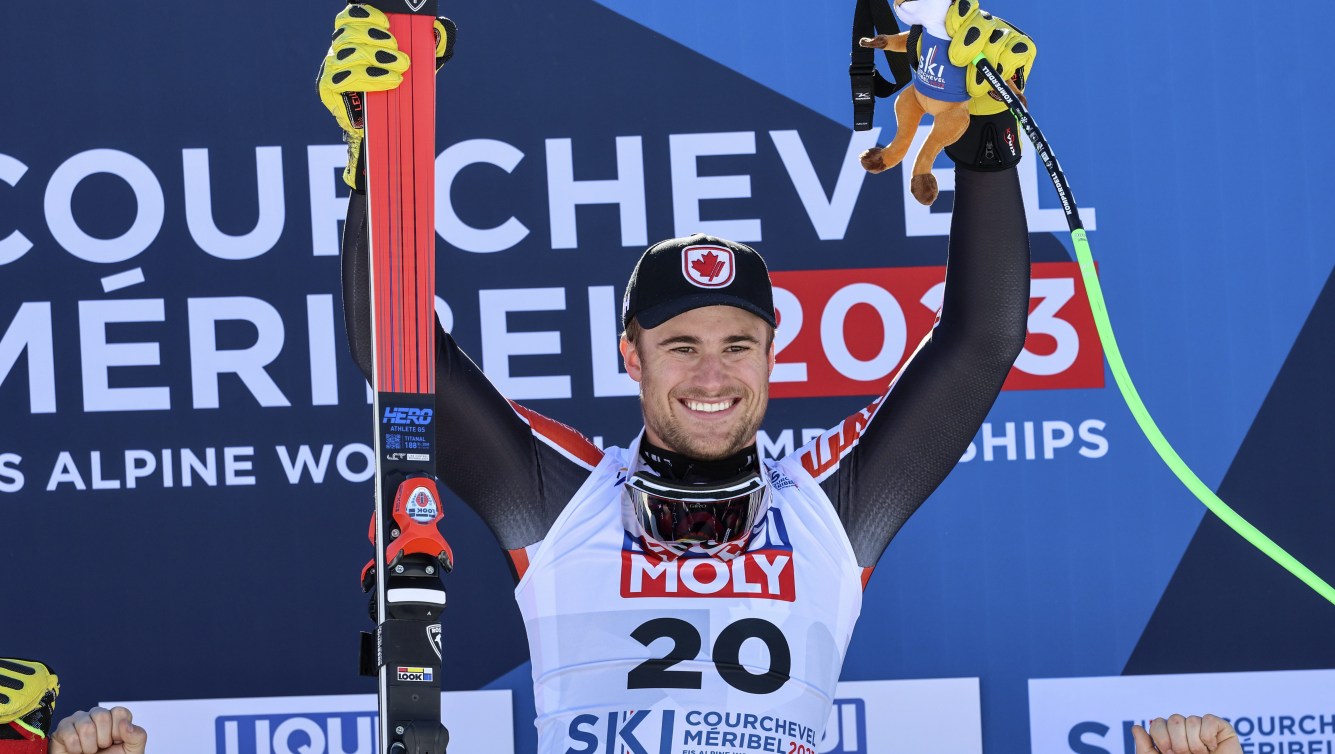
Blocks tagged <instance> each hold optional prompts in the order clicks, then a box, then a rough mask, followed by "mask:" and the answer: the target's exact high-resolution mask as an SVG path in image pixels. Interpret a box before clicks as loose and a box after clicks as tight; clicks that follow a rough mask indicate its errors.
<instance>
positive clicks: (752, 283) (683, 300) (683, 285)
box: [621, 233, 775, 330]
mask: <svg viewBox="0 0 1335 754" xmlns="http://www.w3.org/2000/svg"><path fill="white" fill-rule="evenodd" d="M720 305H721V306H735V307H737V308H738V309H744V310H746V311H748V312H751V313H752V314H754V315H756V316H757V317H760V318H761V319H763V320H765V321H766V322H768V323H769V325H770V326H771V327H773V326H774V324H775V320H774V290H773V288H772V287H771V286H770V281H769V269H768V268H766V267H765V260H764V259H761V258H760V255H759V254H757V253H756V250H755V249H753V248H751V247H750V246H747V245H745V244H740V243H733V242H732V241H726V240H724V239H722V238H716V237H714V236H706V235H704V234H703V233H696V234H695V235H693V236H686V237H684V238H669V239H668V240H666V241H660V242H658V243H656V244H654V245H653V246H650V247H649V248H648V250H646V251H645V252H644V256H642V257H640V261H639V262H638V263H637V264H636V265H635V271H634V272H632V273H631V274H630V283H629V284H628V285H627V286H626V298H625V299H623V300H622V303H621V326H622V327H623V328H624V327H625V326H627V325H629V324H630V322H631V320H633V319H634V320H638V321H639V323H640V327H643V328H644V329H646V330H652V329H653V328H655V327H658V326H659V325H661V324H663V323H664V322H666V321H668V320H669V319H672V318H673V317H675V316H677V315H678V314H681V313H683V312H688V311H690V310H692V309H699V308H701V307H704V306H720Z"/></svg>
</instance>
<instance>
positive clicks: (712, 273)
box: [691, 251, 723, 280]
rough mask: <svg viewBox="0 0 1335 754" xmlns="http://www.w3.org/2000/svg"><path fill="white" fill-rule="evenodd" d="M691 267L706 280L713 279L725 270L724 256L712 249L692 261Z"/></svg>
mask: <svg viewBox="0 0 1335 754" xmlns="http://www.w3.org/2000/svg"><path fill="white" fill-rule="evenodd" d="M691 269H693V270H695V271H696V273H697V274H698V275H699V276H700V277H702V278H704V279H705V280H713V279H714V278H716V277H718V276H719V274H720V273H722V272H723V258H722V257H720V256H719V255H718V254H715V253H714V252H712V251H711V252H709V253H708V254H703V255H701V257H700V258H699V259H696V260H695V261H693V262H691Z"/></svg>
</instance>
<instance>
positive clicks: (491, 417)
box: [342, 168, 1029, 583]
mask: <svg viewBox="0 0 1335 754" xmlns="http://www.w3.org/2000/svg"><path fill="white" fill-rule="evenodd" d="M955 181H956V183H955V207H954V216H953V218H952V220H951V226H950V246H949V261H948V264H947V270H946V288H945V296H944V301H943V303H942V307H941V313H940V319H939V322H938V323H937V325H936V327H935V328H934V329H933V330H932V331H931V333H929V334H928V335H927V337H926V339H925V340H924V341H923V344H922V345H921V347H920V348H919V349H918V351H917V352H916V353H915V354H914V355H913V357H912V358H911V359H910V360H909V363H908V364H906V365H905V366H904V368H903V369H902V370H901V372H900V374H899V377H898V379H897V380H895V381H894V382H893V383H892V386H891V388H890V389H889V391H888V392H887V393H886V394H885V395H883V396H882V397H881V398H879V399H878V400H877V401H876V402H875V403H874V404H873V405H872V406H871V407H869V408H868V409H867V410H866V411H864V412H860V413H859V414H855V415H854V416H852V417H849V419H848V420H846V422H845V425H846V426H848V427H849V428H851V429H853V430H855V431H856V430H860V431H861V435H860V437H858V438H857V442H856V443H848V444H847V445H848V446H846V447H845V448H844V453H843V454H842V456H841V457H836V458H834V459H833V465H831V464H830V462H827V463H825V464H822V465H821V467H820V468H813V467H812V464H804V465H807V467H808V471H812V472H816V473H813V476H815V477H816V478H817V479H818V480H819V481H820V484H821V487H822V488H823V489H824V490H825V493H826V494H827V495H828V496H829V498H830V501H831V502H832V503H833V505H834V507H835V510H836V511H837V513H838V516H839V520H840V521H841V522H843V525H844V530H845V532H847V534H848V538H849V540H850V541H851V543H852V545H853V552H854V554H855V555H856V557H857V562H858V565H859V566H861V567H862V568H864V569H865V570H864V583H865V576H866V575H868V574H869V572H870V569H871V568H872V567H873V566H874V565H875V564H876V561H877V559H879V558H880V556H881V553H882V551H884V550H885V547H886V545H888V544H889V543H890V540H891V538H893V537H894V536H895V534H896V533H897V532H898V531H899V529H900V527H902V526H903V525H904V523H905V522H906V521H907V520H908V518H909V516H911V515H913V512H914V511H916V510H917V509H918V506H920V505H922V503H923V501H925V500H926V499H927V497H928V495H930V494H931V493H932V491H933V490H935V489H936V488H937V486H938V485H939V484H941V482H942V480H944V479H945V478H946V475H947V474H948V473H950V470H951V469H952V468H954V466H955V463H956V462H957V461H958V460H959V458H960V456H961V455H963V453H964V451H965V449H966V448H967V447H968V444H969V441H970V440H971V439H972V438H973V435H974V433H975V432H976V431H977V430H978V427H979V426H980V425H981V424H982V422H983V419H984V418H985V417H986V416H987V412H988V411H989V410H990V409H991V407H992V403H993V402H994V401H995V400H996V397H997V394H998V392H999V391H1000V390H1001V385H1002V382H1004V381H1005V379H1006V375H1007V374H1008V373H1009V371H1010V368H1011V365H1012V364H1013V363H1014V361H1015V358H1016V357H1017V356H1018V355H1019V353H1020V349H1021V348H1022V347H1023V345H1024V339H1025V324H1026V320H1027V318H1028V311H1029V242H1028V230H1027V226H1026V222H1025V214H1024V205H1023V201H1022V199H1021V196H1020V185H1019V179H1018V178H1017V175H1016V171H1015V169H1014V168H1010V169H1007V170H1004V171H1000V172H990V173H984V172H974V171H971V170H966V169H957V170H956V178H955ZM367 239H368V231H367V217H366V196H365V195H364V194H358V193H353V195H352V197H351V200H350V201H349V202H348V220H347V224H346V226H345V228H344V236H343V253H342V257H343V310H344V317H345V318H346V320H347V330H348V338H349V341H350V342H351V346H352V353H353V357H354V358H355V359H356V361H357V364H358V366H360V367H361V370H362V372H363V373H364V374H366V375H370V373H371V315H370V282H369V281H370V278H369V270H368V265H369V254H368V240H367ZM436 341H437V343H436V345H437V349H436V362H437V364H436V380H437V382H436V397H437V400H436V419H437V421H436V427H437V429H438V431H437V437H436V443H437V444H436V448H437V454H436V457H437V458H440V459H448V462H447V463H442V464H440V465H439V467H438V469H437V472H438V475H439V477H440V479H441V481H443V482H444V483H445V484H446V485H447V486H448V487H449V488H450V489H451V490H453V491H454V493H455V494H456V495H458V496H459V497H460V498H461V499H462V500H463V501H464V503H466V504H467V505H468V506H470V507H471V508H473V510H475V511H477V513H478V515H479V516H481V518H482V520H483V521H485V522H486V524H487V526H488V527H490V528H491V531H492V533H493V534H495V536H496V539H497V540H499V541H500V544H501V546H502V547H504V548H505V549H506V550H507V551H508V552H509V553H510V556H511V561H512V564H513V565H514V567H515V571H516V578H518V576H519V575H522V571H523V570H524V568H525V567H526V565H527V557H526V555H525V548H528V547H530V546H531V545H533V544H535V543H537V542H539V541H541V540H542V539H543V538H544V537H546V536H547V532H548V530H549V529H550V528H551V526H552V524H553V523H554V522H555V521H556V518H557V516H558V515H560V513H561V510H562V509H563V508H564V507H565V506H566V504H567V503H568V502H569V501H570V499H571V498H572V497H573V496H574V494H575V492H576V491H577V490H578V489H579V487H580V485H581V484H582V483H583V482H584V480H585V479H586V478H587V477H588V476H589V474H590V472H591V470H592V467H593V466H595V465H597V459H598V457H599V455H600V451H598V449H597V448H595V447H594V446H593V445H592V444H591V443H589V442H588V441H587V440H584V439H583V437H582V436H580V435H578V433H576V432H574V431H573V430H571V429H569V428H568V427H565V426H564V425H561V424H559V423H557V422H555V421H553V420H551V419H547V418H546V417H542V416H540V415H538V414H536V413H535V412H532V411H529V410H528V409H525V408H523V407H521V406H518V405H517V404H513V403H511V402H510V401H507V400H506V399H505V398H504V397H503V396H502V395H501V394H500V393H499V392H498V391H497V390H496V388H495V387H494V386H493V385H492V384H491V383H490V382H489V381H488V380H487V378H486V376H485V375H483V373H482V370H480V369H478V367H477V365H476V364H474V363H473V362H472V360H470V359H469V358H468V356H467V355H466V354H465V353H464V352H463V351H462V350H461V349H460V348H459V346H458V344H456V343H455V341H454V338H452V337H451V336H450V335H449V334H448V333H446V332H444V331H443V330H441V329H440V328H439V326H437V333H436ZM868 416H870V420H868V418H867V417H868ZM445 428H449V431H445Z"/></svg>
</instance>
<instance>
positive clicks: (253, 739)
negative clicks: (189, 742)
mask: <svg viewBox="0 0 1335 754" xmlns="http://www.w3.org/2000/svg"><path fill="white" fill-rule="evenodd" d="M375 718H376V715H375V713H374V712H330V713H314V712H307V713H301V714H291V715H283V714H275V715H227V716H223V717H219V718H217V719H216V720H215V721H214V738H215V748H214V750H215V751H217V752H218V754H374V752H375V750H376V749H375V739H376V736H375ZM195 750H196V751H199V750H202V749H195Z"/></svg>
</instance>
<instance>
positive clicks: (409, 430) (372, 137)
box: [362, 0, 453, 754]
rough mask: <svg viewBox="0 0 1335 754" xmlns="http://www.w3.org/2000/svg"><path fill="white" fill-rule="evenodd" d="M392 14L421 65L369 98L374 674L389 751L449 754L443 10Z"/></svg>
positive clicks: (414, 7)
mask: <svg viewBox="0 0 1335 754" xmlns="http://www.w3.org/2000/svg"><path fill="white" fill-rule="evenodd" d="M363 2H367V3H368V4H370V5H373V6H375V7H377V8H379V9H380V10H382V11H384V12H385V14H386V15H387V16H388V17H389V20H390V32H391V33H392V34H393V35H394V37H395V39H396V40H398V44H399V48H400V49H401V50H402V51H403V52H404V53H406V54H407V55H408V59H409V60H410V61H411V64H410V66H409V68H408V70H407V72H406V73H405V74H404V81H403V84H402V85H401V86H399V87H398V88H397V89H394V90H391V91H388V92H371V93H368V94H367V96H366V103H365V110H366V142H365V146H364V149H365V155H366V178H367V182H366V185H367V202H368V207H369V217H370V240H371V298H372V302H371V325H372V330H373V333H374V348H373V353H374V356H373V359H374V361H373V384H372V387H373V388H374V390H375V427H376V430H375V458H376V475H375V499H376V506H375V516H374V518H373V519H372V522H371V538H372V540H373V541H374V542H375V552H376V557H375V559H374V560H372V562H371V563H370V564H368V565H367V568H366V569H365V570H364V571H363V573H362V582H363V588H366V589H368V590H369V589H371V588H374V589H375V597H374V605H373V614H374V615H373V617H374V618H375V620H376V633H375V634H374V636H371V635H369V634H368V635H366V636H367V639H365V640H364V643H363V670H364V671H370V670H374V672H375V674H376V675H378V677H379V712H380V725H379V739H378V740H379V751H380V752H381V754H385V753H386V752H388V753H389V754H443V752H444V751H445V746H446V744H447V743H448V741H449V734H448V733H447V732H446V730H445V727H444V726H443V725H442V724H441V722H440V719H441V716H440V682H441V673H440V671H441V649H440V647H441V642H440V614H441V611H442V610H443V609H444V607H445V587H444V584H443V583H442V582H441V578H440V577H441V574H442V572H443V571H445V570H449V568H450V567H451V566H452V565H453V564H452V559H453V556H452V554H451V552H450V547H449V545H448V544H447V543H446V542H445V540H444V538H443V537H442V536H441V534H440V530H439V529H438V528H437V525H438V523H439V521H440V518H441V502H440V495H439V493H438V491H437V488H436V479H435V476H434V473H435V467H436V462H437V458H436V457H435V455H436V449H435V438H436V424H435V385H436V373H435V365H436V354H435V333H434V328H435V320H434V312H435V280H436V264H435V249H436V243H435V238H436V231H435V222H434V220H435V214H434V213H435V159H436V146H435V135H436V88H435V59H436V37H435V31H434V29H433V24H434V21H435V17H436V0H363Z"/></svg>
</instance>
